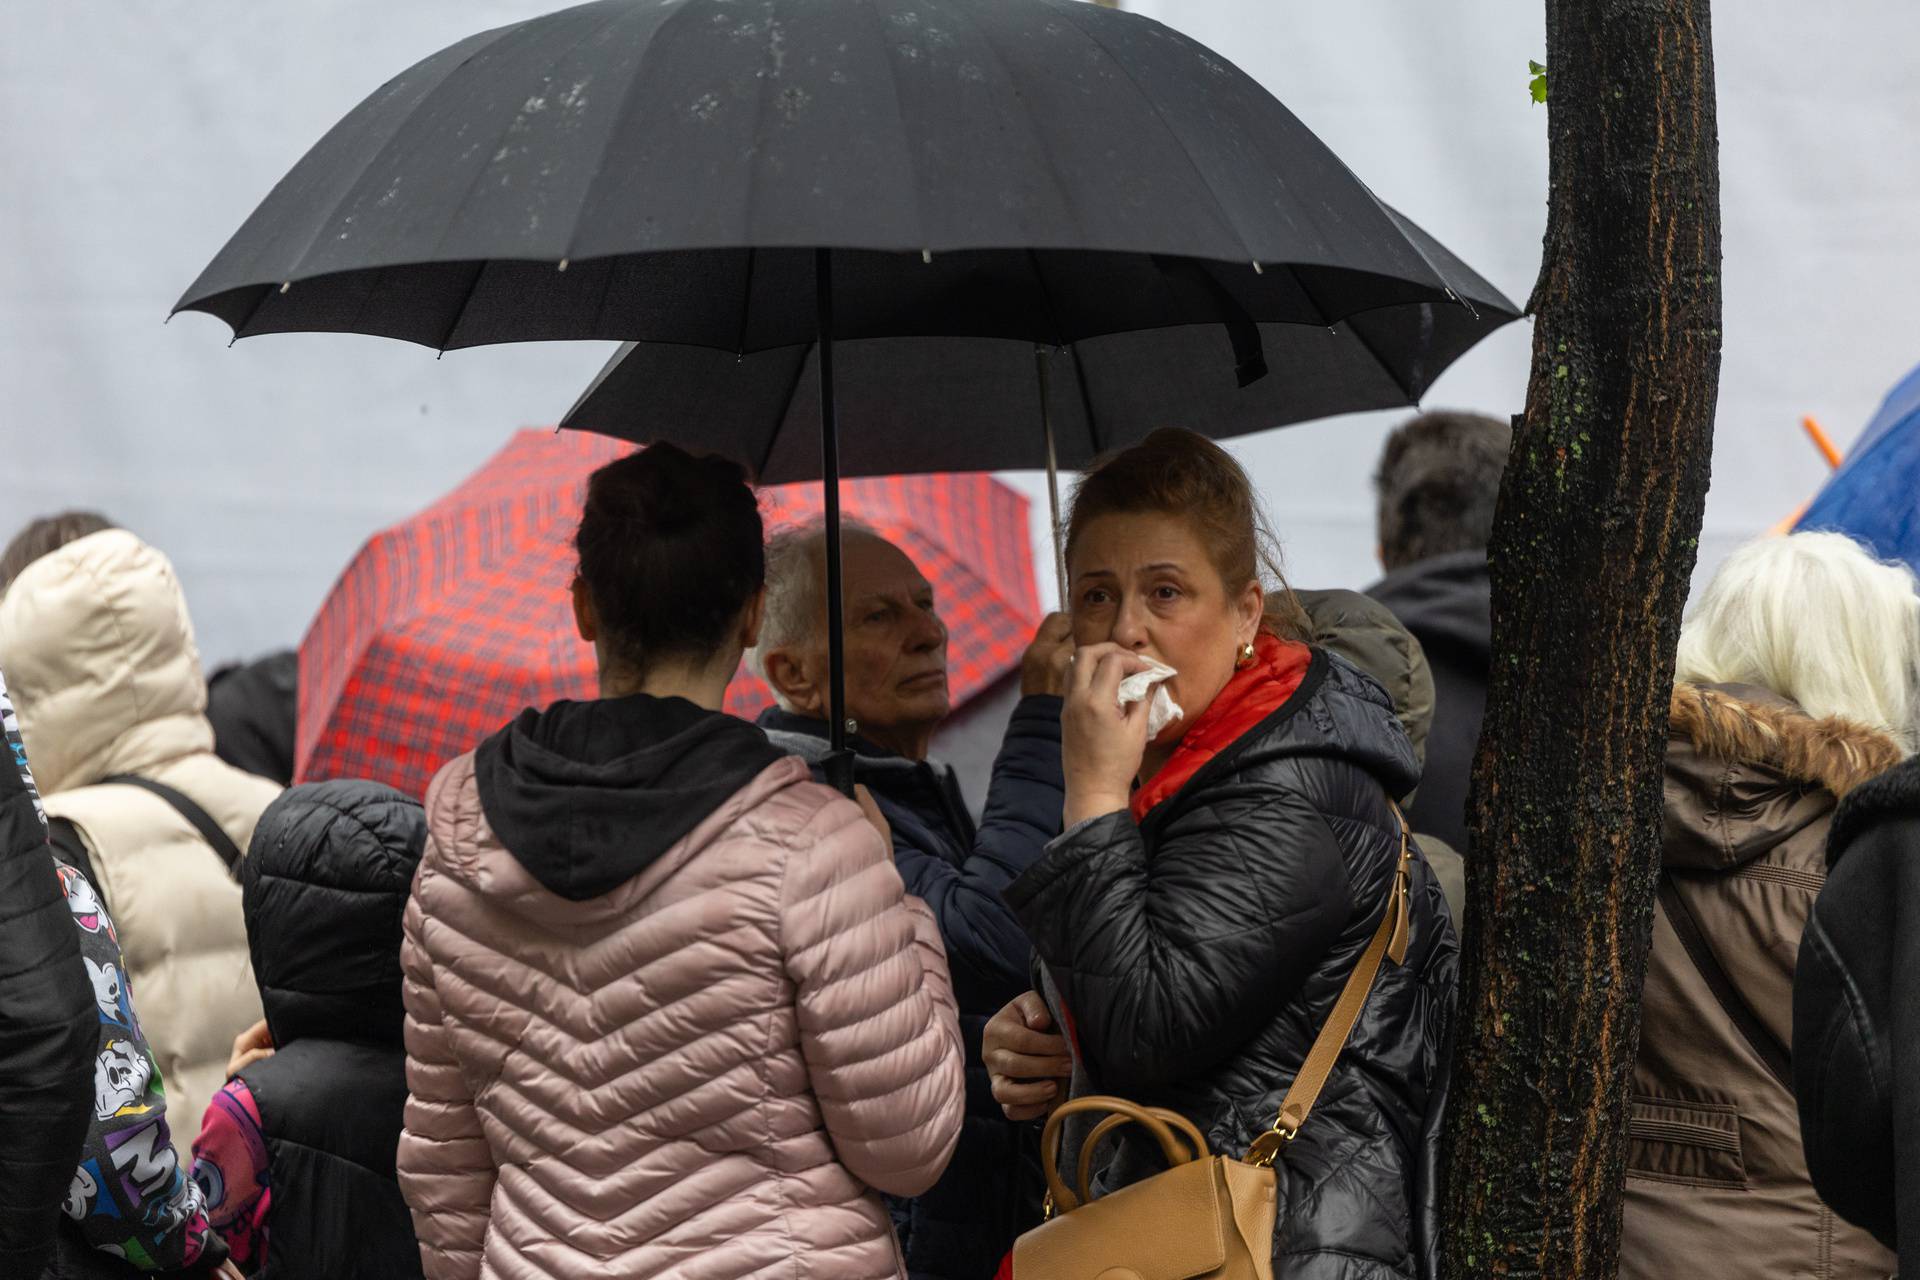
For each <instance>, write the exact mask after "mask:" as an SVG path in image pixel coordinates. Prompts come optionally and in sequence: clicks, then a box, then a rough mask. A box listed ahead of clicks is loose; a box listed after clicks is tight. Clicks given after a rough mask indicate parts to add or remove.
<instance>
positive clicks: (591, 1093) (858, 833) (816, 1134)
mask: <svg viewBox="0 0 1920 1280" xmlns="http://www.w3.org/2000/svg"><path fill="white" fill-rule="evenodd" d="M579 549H580V576H579V578H578V579H577V580H576V582H575V585H574V605H575V612H576V617H577V618H578V620H579V624H580V633H581V635H582V637H583V638H585V639H586V640H588V641H589V642H591V643H593V644H594V645H595V649H596V653H597V656H598V658H599V666H600V692H601V696H600V697H599V698H597V699H592V700H589V701H581V702H560V703H556V704H555V705H553V706H551V707H548V708H547V709H545V710H542V711H535V710H531V709H529V710H527V711H525V712H523V713H522V714H521V715H520V716H519V717H518V718H517V719H515V720H514V722H513V723H512V724H510V725H508V726H507V727H506V728H504V729H502V730H501V731H500V732H499V733H497V734H495V735H494V736H493V737H491V738H489V739H488V740H487V741H486V742H484V743H482V744H481V746H480V747H479V748H478V749H477V750H475V751H473V752H470V753H468V754H467V755H464V756H461V757H460V758H459V759H457V760H455V761H453V763H451V764H449V765H448V766H446V768H444V769H442V770H441V772H440V774H439V776H438V777H437V778H435V779H434V782H433V785H432V787H431V788H430V789H429V791H428V793H427V824H428V833H429V834H428V840H427V848H426V853H425V856H424V858H423V860H422V862H421V866H420V871H419V875H418V878H417V879H416V881H415V884H414V890H413V896H412V899H411V901H410V902H409V904H408V907H407V911H406V916H405V921H404V924H403V932H404V938H405V941H404V944H403V947H402V952H401V967H402V970H403V972H404V974H405V985H404V988H403V997H404V999H405V1002H406V1008H407V1023H406V1044H407V1082H408V1086H409V1090H410V1096H409V1098H408V1101H407V1109H406V1131H405V1132H404V1134H403V1135H402V1136H401V1139H400V1151H399V1161H398V1168H399V1176H400V1186H401V1191H402V1194H403V1195H404V1196H405V1197H406V1199H407V1202H408V1204H409V1206H410V1207H411V1208H412V1210H413V1215H414V1222H415V1226H416V1228H417V1230H418V1234H419V1237H420V1246H421V1258H422V1262H423V1264H424V1269H425V1272H426V1275H427V1277H428V1280H481V1278H483V1277H484V1278H489V1280H490V1278H492V1277H499V1278H500V1280H575V1278H577V1277H583V1278H589V1280H623V1278H633V1280H639V1278H640V1277H656V1276H661V1277H664V1276H686V1277H700V1278H701V1280H731V1278H733V1277H747V1276H761V1275H769V1276H770V1275H775V1274H777V1275H779V1276H782V1277H787V1278H789V1280H808V1278H809V1277H817V1278H818V1280H889V1278H893V1277H899V1276H901V1275H902V1274H903V1269H902V1263H901V1257H900V1251H899V1245H898V1243H897V1241H896V1240H895V1238H894V1234H893V1226H892V1223H891V1221H890V1219H889V1217H888V1214H887V1210H886V1208H885V1206H884V1205H883V1204H882V1203H881V1201H880V1198H879V1196H877V1195H876V1194H875V1192H876V1191H884V1192H889V1193H892V1194H896V1195H915V1194H918V1193H920V1192H922V1191H924V1190H925V1189H926V1188H927V1187H929V1186H931V1185H932V1184H933V1183H934V1181H935V1180H936V1179H937V1178H938V1177H939V1176H940V1173H941V1171H942V1170H943V1169H944V1168H945V1167H946V1164H947V1161H948V1159H949V1158H950V1157H951V1156H952V1154H953V1150H954V1145H955V1143H956V1142H957V1141H958V1139H959V1135H960V1122H961V1114H962V1111H963V1108H964V1102H965V1093H966V1090H965V1084H964V1076H963V1074H962V1051H961V1040H960V1028H959V1021H958V1018H957V1015H956V1012H955V1004H954V996H953V988H952V983H951V980H950V978H949V976H948V973H947V966H946V955H945V952H944V951H943V949H942V946H941V941H940V934H939V930H938V928H937V927H936V925H935V923H934V919H933V915H932V913H931V912H930V911H929V910H928V909H927V907H926V906H925V904H924V903H922V902H920V901H919V900H918V899H915V898H911V897H909V896H907V894H906V890H905V887H904V885H903V884H902V883H901V879H900V873H899V872H898V871H896V870H895V869H894V864H893V858H892V855H891V852H890V846H889V843H888V841H887V839H886V838H885V837H884V836H883V835H882V834H881V832H880V831H878V830H876V827H875V825H873V823H874V822H876V821H877V814H878V810H877V808H874V807H873V806H872V804H871V801H870V800H869V801H868V802H867V804H868V813H867V815H866V816H863V815H862V812H861V808H860V807H859V806H856V805H855V804H854V803H853V802H852V801H850V800H847V799H846V798H845V797H842V796H840V795H838V794H837V793H835V792H833V791H831V790H829V789H828V788H826V787H824V786H821V785H819V784H817V783H815V782H814V781H812V779H811V776H810V774H809V771H808V767H807V765H806V763H805V762H804V761H802V760H800V759H799V758H798V757H795V756H788V755H785V754H784V753H782V752H781V751H778V750H776V749H775V748H774V747H773V746H772V745H771V744H770V743H769V742H768V741H767V737H766V735H765V734H764V733H763V732H761V730H759V729H758V728H756V727H754V726H753V725H750V724H747V723H746V722H745V721H742V720H736V719H734V718H732V717H730V716H727V715H725V714H723V713H722V712H721V711H720V706H721V703H722V699H723V698H724V696H725V692H726V687H727V682H728V680H729V679H730V678H731V677H732V675H733V673H734V671H735V670H736V669H737V667H738V665H739V661H740V655H741V653H742V652H743V651H744V649H745V648H746V647H747V646H748V645H749V644H751V643H752V640H753V638H754V635H755V633H756V632H757V631H758V628H759V619H760V614H761V612H762V606H763V602H764V599H765V594H764V582H765V562H764V555H763V550H762V544H761V523H760V515H759V510H758V507H757V505H756V501H755V498H754V495H753V493H752V491H751V490H750V489H749V488H748V487H747V486H746V484H745V483H743V481H742V478H741V474H740V472H739V469H738V468H736V467H731V466H730V465H729V464H726V463H723V462H720V461H719V460H717V459H695V458H692V457H690V456H688V455H687V454H685V453H683V452H681V451H680V450H678V449H675V448H673V447H672V446H669V445H655V446H654V447H652V448H650V449H648V450H646V451H645V452H643V453H639V454H635V455H632V456H630V457H627V458H623V459H621V460H620V461H618V462H614V463H611V464H609V465H608V466H607V467H605V468H602V469H601V470H600V471H598V472H596V473H595V474H594V477H593V479H592V481H591V482H590V484H589V486H588V492H587V502H586V512H585V515H584V517H583V518H582V520H581V525H580V532H579Z"/></svg>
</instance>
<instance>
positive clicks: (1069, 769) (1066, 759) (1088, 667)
mask: <svg viewBox="0 0 1920 1280" xmlns="http://www.w3.org/2000/svg"><path fill="white" fill-rule="evenodd" d="M1146 669H1147V663H1146V661H1145V660H1144V659H1142V658H1141V657H1140V655H1138V654H1136V653H1133V652H1131V651H1130V650H1127V649H1123V648H1121V647H1120V646H1119V645H1117V644H1091V645H1088V646H1087V647H1086V648H1084V649H1081V650H1079V651H1077V652H1076V653H1075V654H1074V655H1073V673H1072V680H1071V681H1070V682H1069V685H1068V689H1067V701H1066V705H1065V707H1063V708H1062V709H1061V712H1060V755H1061V764H1062V765H1063V767H1064V769H1065V771H1066V781H1067V807H1066V825H1067V826H1069V827H1072V826H1074V825H1076V824H1078V823H1081V822H1085V821H1086V820H1087V819H1088V818H1098V817H1100V816H1102V815H1103V814H1109V813H1116V812H1118V811H1119V810H1121V809H1124V808H1126V807H1127V803H1128V801H1130V800H1131V799H1132V798H1133V782H1134V778H1135V777H1136V776H1138V774H1139V772H1140V760H1141V757H1143V756H1144V755H1145V754H1146V750H1147V708H1148V706H1149V705H1150V703H1151V699H1146V700H1142V701H1140V702H1135V703H1130V704H1128V705H1127V706H1124V707H1123V706H1121V705H1120V682H1121V681H1122V680H1124V679H1126V678H1127V677H1128V676H1130V675H1132V674H1134V673H1135V672H1136V671H1145V670H1146Z"/></svg>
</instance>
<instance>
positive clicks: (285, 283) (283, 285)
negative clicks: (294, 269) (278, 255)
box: [280, 280, 293, 293]
mask: <svg viewBox="0 0 1920 1280" xmlns="http://www.w3.org/2000/svg"><path fill="white" fill-rule="evenodd" d="M291 288H293V281H291V280H282V281H281V282H280V292H282V293H285V292H286V291H287V290H289V289H291Z"/></svg>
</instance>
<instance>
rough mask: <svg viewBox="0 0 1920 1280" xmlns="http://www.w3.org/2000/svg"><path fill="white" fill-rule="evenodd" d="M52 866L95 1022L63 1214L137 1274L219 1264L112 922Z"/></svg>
mask: <svg viewBox="0 0 1920 1280" xmlns="http://www.w3.org/2000/svg"><path fill="white" fill-rule="evenodd" d="M53 865H54V870H55V871H56V872H57V873H58V875H59V879H60V885H61V888H62V889H63V890H64V891H65V892H66V895H67V906H68V907H69V909H70V910H71V911H72V914H73V922H74V925H75V926H76V927H77V928H78V929H79V930H80V955H81V959H82V960H83V961H84V962H85V963H86V966H87V977H88V978H89V979H90V980H91V981H92V983H93V994H94V1006H95V1012H96V1013H97V1014H98V1015H99V1019H100V1049H99V1053H98V1056H97V1057H96V1058H95V1059H94V1106H93V1117H94V1118H93V1123H92V1125H91V1126H90V1127H89V1128H88V1130H87V1138H86V1144H85V1146H84V1148H83V1149H82V1150H81V1152H80V1153H79V1160H78V1165H77V1167H76V1169H75V1171H74V1175H73V1181H72V1183H71V1184H70V1185H69V1187H68V1189H67V1198H66V1203H65V1204H64V1205H63V1208H64V1209H65V1211H66V1215H67V1217H69V1218H71V1219H73V1220H74V1221H75V1222H77V1223H79V1225H80V1232H81V1234H82V1235H83V1236H84V1237H85V1239H86V1242H87V1244H88V1245H89V1246H90V1247H91V1248H93V1249H94V1250H97V1251H98V1252H101V1253H108V1254H112V1255H113V1256H115V1257H118V1258H125V1259H126V1260H127V1261H128V1262H129V1263H131V1264H132V1265H133V1266H134V1267H136V1268H138V1269H139V1270H141V1271H182V1270H187V1269H190V1268H194V1267H197V1266H200V1265H201V1264H212V1263H218V1262H222V1261H224V1260H225V1259H226V1257H227V1248H226V1245H225V1244H224V1243H223V1242H222V1241H221V1240H220V1238H219V1236H217V1235H216V1234H215V1233H214V1230H213V1226H212V1224H211V1223H209V1222H208V1221H207V1212H206V1202H205V1201H204V1200H203V1199H202V1197H201V1194H200V1188H199V1187H198V1186H196V1185H195V1184H194V1183H193V1182H191V1181H190V1180H188V1178H187V1177H186V1175H185V1174H184V1173H183V1172H182V1171H181V1169H180V1161H179V1157H178V1156H176V1155H175V1154H174V1150H173V1142H172V1132H171V1130H170V1129H169V1127H168V1123H167V1121H168V1117H167V1090H166V1082H165V1081H164V1080H163V1079H162V1077H161V1074H160V1070H159V1068H158V1067H157V1066H156V1065H155V1063H154V1059H153V1052H152V1050H151V1048H149V1046H148V1045H147V1041H146V1037H145V1036H144V1035H143V1034H141V1030H140V1022H139V1018H138V1017H137V1015H136V1013H135V1009H134V1001H135V999H136V997H135V994H134V991H133V986H132V984H131V983H130V982H129V981H128V980H127V976H126V959H125V957H124V956H123V955H122V954H121V951H120V941H119V937H118V935H117V934H115V932H114V929H113V922H112V920H110V919H109V918H108V917H107V913H106V911H105V909H104V908H103V907H102V906H101V905H100V895H99V894H98V893H97V892H96V891H95V889H94V887H93V885H92V884H91V883H89V881H88V879H87V877H86V875H85V873H84V872H82V871H81V870H80V869H79V868H77V867H74V866H72V865H70V864H68V863H65V862H62V861H61V860H60V859H59V857H58V856H57V855H56V856H55V858H54V860H53Z"/></svg>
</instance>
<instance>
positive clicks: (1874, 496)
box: [1794, 368, 1920, 570]
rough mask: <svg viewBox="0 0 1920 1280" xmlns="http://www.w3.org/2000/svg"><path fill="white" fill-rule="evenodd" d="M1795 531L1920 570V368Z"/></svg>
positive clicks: (1883, 407)
mask: <svg viewBox="0 0 1920 1280" xmlns="http://www.w3.org/2000/svg"><path fill="white" fill-rule="evenodd" d="M1794 527H1795V528H1796V529H1834V530H1837V531H1839V532H1841V533H1844V534H1847V535H1849V536H1851V537H1853V538H1857V539H1858V540H1859V541H1861V542H1863V543H1865V544H1866V545H1867V546H1869V547H1871V548H1873V551H1874V554H1876V555H1879V556H1881V557H1883V558H1885V559H1888V560H1904V561H1906V562H1907V563H1908V564H1910V565H1912V566H1913V567H1914V568H1915V570H1920V368H1916V369H1915V370H1913V372H1911V373H1909V374H1908V375H1907V376H1906V377H1905V378H1904V379H1902V380H1901V382H1900V385H1899V386H1897V387H1895V388H1894V389H1893V390H1892V391H1891V392H1890V393H1888V395H1887V398H1886V400H1885V401H1884V402H1882V404H1881V405H1880V412H1879V413H1877V414H1875V415H1874V418H1873V421H1872V422H1870V423H1868V424H1867V429H1866V430H1865V431H1864V432H1862V433H1861V435H1860V439H1859V440H1858V441H1857V442H1856V443H1855V444H1854V446H1853V450H1852V452H1850V453H1849V454H1848V455H1847V460H1846V461H1845V462H1843V463H1841V464H1840V469H1839V470H1838V471H1836V472H1834V473H1833V477H1832V478H1831V479H1829V480H1828V481H1827V484H1826V487H1825V488H1824V489H1822V490H1820V492H1819V494H1818V495H1817V496H1815V498H1814V500H1813V502H1812V504H1811V505H1809V506H1808V507H1807V510H1806V513H1805V514H1804V515H1802V516H1801V517H1800V523H1799V524H1797V525H1795V526H1794Z"/></svg>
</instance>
